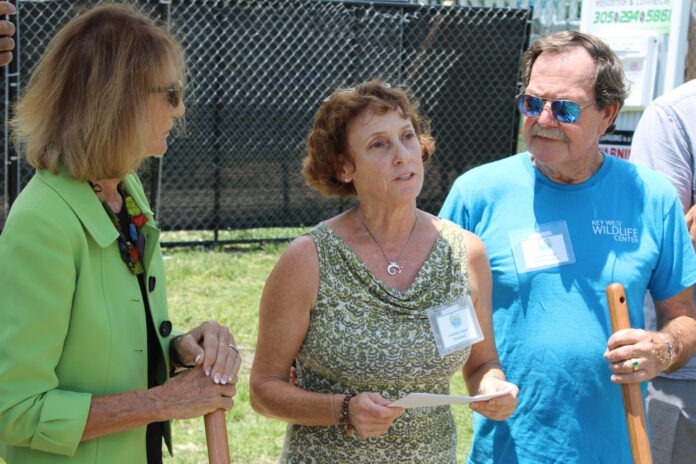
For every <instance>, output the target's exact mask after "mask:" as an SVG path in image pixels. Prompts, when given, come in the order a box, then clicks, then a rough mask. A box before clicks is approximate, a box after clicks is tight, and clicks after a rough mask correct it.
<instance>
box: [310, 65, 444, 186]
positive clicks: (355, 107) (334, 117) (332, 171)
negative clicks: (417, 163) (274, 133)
mask: <svg viewBox="0 0 696 464" xmlns="http://www.w3.org/2000/svg"><path fill="white" fill-rule="evenodd" d="M367 109H369V110H370V111H374V112H375V113H376V114H385V113H388V112H390V111H400V112H401V113H403V115H404V116H405V117H406V118H408V119H410V120H411V124H413V128H414V130H415V132H416V135H417V136H418V139H419V141H420V144H421V150H422V157H423V163H424V164H426V163H427V162H428V161H429V160H430V158H431V157H432V156H433V153H434V152H435V140H434V139H433V137H432V135H431V134H430V123H429V122H428V120H427V119H426V118H425V117H423V116H422V115H421V114H420V113H419V110H418V103H417V102H416V101H415V100H413V99H412V98H410V96H409V95H408V94H407V93H406V91H404V90H402V89H400V88H396V87H391V86H390V85H389V84H386V83H385V82H383V81H381V80H377V79H373V80H371V81H368V82H363V83H361V84H358V85H356V86H355V87H354V88H341V89H338V90H336V91H334V92H333V93H332V94H331V96H330V97H329V98H327V99H326V100H324V103H323V104H322V105H321V107H320V108H319V110H318V111H317V113H316V115H315V117H314V126H313V127H312V130H311V132H310V134H309V137H308V138H307V156H305V158H304V160H303V169H302V174H303V175H304V177H305V180H306V182H307V185H309V186H310V187H311V188H313V189H315V190H317V191H319V192H321V193H322V194H324V195H326V196H335V197H343V198H345V197H352V196H355V195H356V192H355V187H354V186H353V183H352V182H342V181H341V180H339V179H338V173H339V171H340V169H341V167H342V161H343V159H344V158H343V157H345V156H349V153H348V152H347V148H348V147H347V143H348V141H347V140H348V137H347V136H348V134H347V127H348V124H349V123H350V122H351V121H352V120H353V119H355V118H356V117H358V116H359V115H360V114H362V113H363V112H364V111H365V110H367Z"/></svg>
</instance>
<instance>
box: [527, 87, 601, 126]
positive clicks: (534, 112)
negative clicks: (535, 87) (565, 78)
mask: <svg viewBox="0 0 696 464" xmlns="http://www.w3.org/2000/svg"><path fill="white" fill-rule="evenodd" d="M546 102H550V103H551V113H552V114H553V116H554V117H555V118H556V119H557V120H558V121H559V122H562V123H565V124H575V123H576V122H577V121H578V119H580V112H581V111H582V110H584V109H585V108H589V107H590V106H592V105H594V103H590V104H587V105H585V106H580V105H578V104H577V103H575V102H572V101H569V100H546V99H544V98H539V97H535V96H533V95H525V94H522V95H519V96H518V97H517V109H519V110H520V113H522V114H523V115H525V116H527V117H528V118H536V117H539V115H540V114H541V112H542V111H543V110H544V105H545V104H546Z"/></svg>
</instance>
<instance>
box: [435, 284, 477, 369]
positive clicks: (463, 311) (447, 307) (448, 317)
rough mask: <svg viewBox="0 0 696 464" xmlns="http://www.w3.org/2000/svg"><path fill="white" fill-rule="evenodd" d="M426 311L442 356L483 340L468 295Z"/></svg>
mask: <svg viewBox="0 0 696 464" xmlns="http://www.w3.org/2000/svg"><path fill="white" fill-rule="evenodd" d="M426 312H427V314H428V319H430V328H431V330H432V331H433V335H434V336H435V343H436V344H437V349H438V351H439V352H440V356H442V357H445V356H447V355H448V354H450V353H453V352H455V351H457V350H460V349H462V348H465V347H467V346H470V345H473V344H474V343H476V342H480V341H481V340H483V334H482V333H481V326H480V325H479V321H478V318H477V317H476V311H475V310H474V304H473V303H472V301H471V297H470V296H469V295H463V296H461V297H460V298H457V299H456V300H454V301H451V302H449V303H444V304H441V305H439V306H435V307H434V308H430V309H428V310H427V311H426Z"/></svg>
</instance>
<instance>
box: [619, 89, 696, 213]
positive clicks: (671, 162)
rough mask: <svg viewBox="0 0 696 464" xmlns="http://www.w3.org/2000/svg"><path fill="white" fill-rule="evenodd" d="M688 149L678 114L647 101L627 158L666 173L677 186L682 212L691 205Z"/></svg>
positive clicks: (684, 128) (691, 174)
mask: <svg viewBox="0 0 696 464" xmlns="http://www.w3.org/2000/svg"><path fill="white" fill-rule="evenodd" d="M691 153H692V150H691V148H690V146H689V136H688V133H687V129H686V127H685V125H684V122H683V121H682V120H681V118H680V117H679V114H678V113H676V112H675V111H674V110H673V109H672V108H670V107H669V106H665V105H660V104H657V103H653V104H652V105H649V106H648V107H647V108H646V109H645V111H644V112H643V115H642V116H641V118H640V121H639V122H638V126H637V127H636V130H635V133H634V134H633V142H632V144H631V156H630V161H632V162H634V163H635V164H641V165H643V166H648V167H649V168H652V169H654V170H656V171H658V172H659V173H661V174H662V175H664V176H665V177H667V179H669V181H670V182H671V183H672V185H674V187H675V188H676V189H677V194H678V195H679V201H680V202H681V204H682V212H686V211H687V210H688V209H689V208H690V207H691V206H692V205H693V201H692V197H693V195H692V184H693V179H694V166H693V159H692V154H691Z"/></svg>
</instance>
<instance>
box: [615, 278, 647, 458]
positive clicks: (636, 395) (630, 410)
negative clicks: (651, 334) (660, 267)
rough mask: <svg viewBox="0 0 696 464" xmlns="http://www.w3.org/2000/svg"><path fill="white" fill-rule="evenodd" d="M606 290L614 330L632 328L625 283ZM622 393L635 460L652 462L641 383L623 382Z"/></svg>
mask: <svg viewBox="0 0 696 464" xmlns="http://www.w3.org/2000/svg"><path fill="white" fill-rule="evenodd" d="M606 292H607V302H608V303H609V316H610V317H611V328H612V331H613V332H616V331H619V330H623V329H630V328H631V320H630V319H629V318H628V304H627V302H626V292H625V291H624V287H623V285H621V284H617V283H613V284H609V285H608V286H607V289H606ZM621 393H622V394H623V402H624V409H625V410H626V424H627V425H628V438H629V440H630V441H631V452H632V453H633V462H634V463H635V464H652V455H651V454H650V441H649V439H648V429H647V426H646V424H645V410H644V408H643V394H642V393H641V390H640V383H622V384H621Z"/></svg>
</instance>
